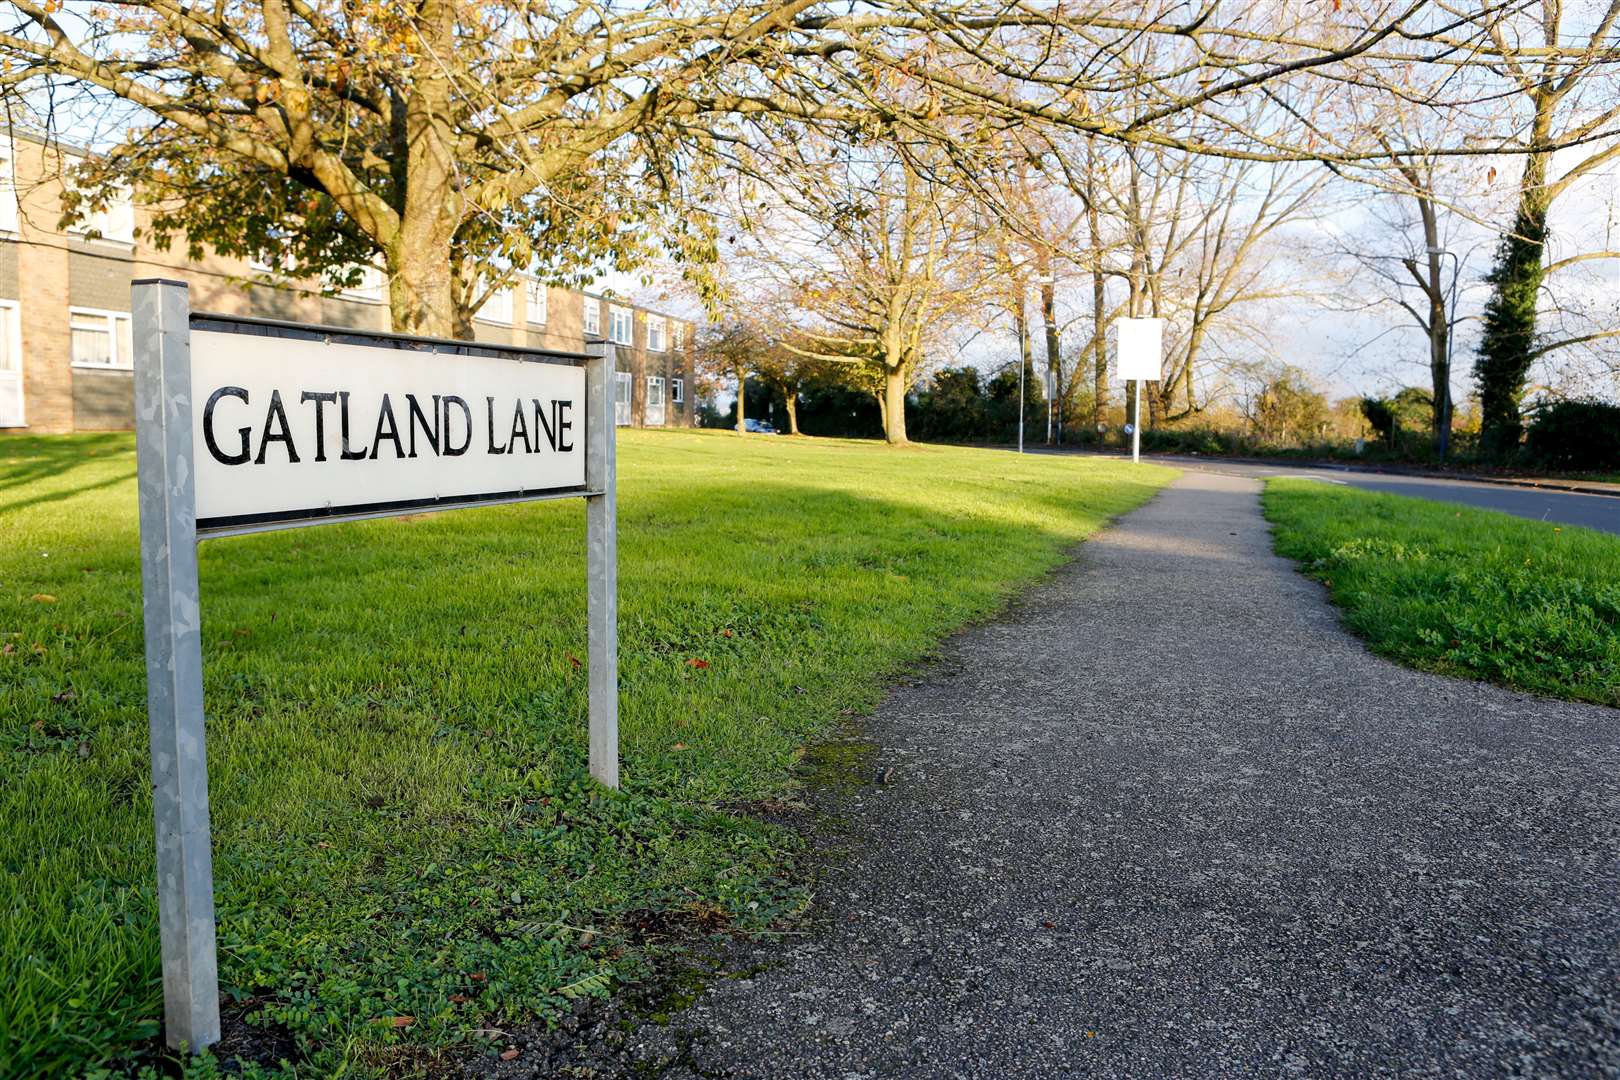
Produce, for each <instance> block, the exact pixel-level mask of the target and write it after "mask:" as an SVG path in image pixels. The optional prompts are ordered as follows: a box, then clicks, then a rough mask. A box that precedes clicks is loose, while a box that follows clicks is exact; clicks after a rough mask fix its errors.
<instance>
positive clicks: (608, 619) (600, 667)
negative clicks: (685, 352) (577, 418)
mask: <svg viewBox="0 0 1620 1080" xmlns="http://www.w3.org/2000/svg"><path fill="white" fill-rule="evenodd" d="M589 351H590V352H592V353H593V354H595V355H593V357H592V359H590V360H588V361H586V364H585V487H586V491H587V494H586V496H585V578H586V586H585V588H586V618H587V621H588V623H589V631H588V644H589V646H590V657H589V662H590V670H589V672H588V675H589V687H590V742H591V775H592V776H594V777H595V778H596V779H597V780H599V781H601V782H602V783H603V784H605V785H607V786H608V787H610V788H616V787H618V786H619V548H618V514H619V511H618V501H617V500H618V496H617V492H616V488H617V479H616V472H617V465H616V462H615V446H616V436H617V431H618V429H617V421H616V417H615V416H614V400H613V397H614V389H615V387H614V380H613V375H614V372H615V371H616V370H617V366H618V365H617V358H616V350H615V349H614V347H613V345H612V344H611V343H603V344H593V345H591V346H590V349H589Z"/></svg>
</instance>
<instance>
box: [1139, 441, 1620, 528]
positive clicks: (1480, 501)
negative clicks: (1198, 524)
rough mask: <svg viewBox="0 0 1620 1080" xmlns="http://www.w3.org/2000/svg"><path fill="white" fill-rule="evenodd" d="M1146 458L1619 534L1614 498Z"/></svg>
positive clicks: (1619, 505)
mask: <svg viewBox="0 0 1620 1080" xmlns="http://www.w3.org/2000/svg"><path fill="white" fill-rule="evenodd" d="M1146 460H1148V461H1158V462H1162V463H1163V464H1166V465H1173V466H1175V467H1176V468H1178V469H1195V470H1197V471H1199V472H1212V473H1219V474H1221V475H1224V476H1242V477H1247V478H1250V479H1256V480H1261V479H1265V478H1266V477H1271V476H1310V477H1315V478H1316V479H1319V480H1327V481H1329V482H1331V483H1338V484H1348V485H1350V486H1351V487H1358V488H1363V489H1365V490H1367V491H1387V492H1389V493H1390V494H1392V495H1410V496H1413V497H1416V498H1419V499H1437V500H1440V501H1442V502H1455V503H1464V504H1466V505H1468V506H1477V507H1480V508H1481V509H1484V510H1500V511H1501V512H1502V513H1505V514H1515V515H1517V516H1519V517H1525V518H1534V519H1535V520H1537V521H1556V522H1557V523H1558V524H1560V525H1584V526H1585V527H1586V528H1588V529H1601V530H1602V531H1604V532H1610V533H1617V534H1620V497H1616V496H1613V495H1582V494H1579V493H1575V492H1568V491H1554V490H1551V489H1548V488H1529V487H1512V486H1509V485H1506V484H1476V483H1470V482H1468V481H1466V480H1442V479H1438V478H1430V477H1424V476H1395V475H1389V474H1383V473H1368V472H1358V471H1355V470H1351V469H1335V468H1326V467H1309V466H1306V467H1302V466H1299V465H1248V464H1238V463H1235V462H1226V461H1209V460H1202V459H1199V458H1185V457H1155V456H1149V457H1148V458H1146Z"/></svg>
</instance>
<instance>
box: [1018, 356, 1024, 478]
mask: <svg viewBox="0 0 1620 1080" xmlns="http://www.w3.org/2000/svg"><path fill="white" fill-rule="evenodd" d="M1024 367H1025V363H1024V343H1023V342H1022V341H1020V342H1019V343H1018V452H1019V453H1020V454H1022V453H1023V452H1024Z"/></svg>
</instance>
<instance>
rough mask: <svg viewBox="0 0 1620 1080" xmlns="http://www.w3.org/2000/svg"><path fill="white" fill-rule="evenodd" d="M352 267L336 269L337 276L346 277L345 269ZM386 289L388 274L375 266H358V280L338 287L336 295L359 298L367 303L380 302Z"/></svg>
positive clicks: (344, 297)
mask: <svg viewBox="0 0 1620 1080" xmlns="http://www.w3.org/2000/svg"><path fill="white" fill-rule="evenodd" d="M352 269H354V268H353V267H347V268H346V269H345V270H340V271H338V276H340V277H347V276H348V274H347V271H348V270H352ZM387 290H388V275H387V274H384V273H383V272H382V270H381V269H380V268H378V267H375V266H362V267H360V280H359V281H358V282H356V283H355V284H353V285H344V286H342V287H341V288H339V289H338V295H339V296H341V297H342V298H343V299H345V300H360V301H363V302H365V303H367V304H380V303H382V302H383V300H384V299H385V294H386V292H387Z"/></svg>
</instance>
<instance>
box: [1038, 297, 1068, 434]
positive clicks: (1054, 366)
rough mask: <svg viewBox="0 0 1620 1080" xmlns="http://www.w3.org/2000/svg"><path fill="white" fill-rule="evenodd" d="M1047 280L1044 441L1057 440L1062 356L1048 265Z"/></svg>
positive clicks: (1043, 303) (1043, 314) (1043, 312)
mask: <svg viewBox="0 0 1620 1080" xmlns="http://www.w3.org/2000/svg"><path fill="white" fill-rule="evenodd" d="M1045 274H1046V278H1047V280H1046V281H1045V282H1044V283H1043V284H1042V285H1041V321H1042V322H1044V323H1045V324H1046V375H1047V379H1046V385H1047V386H1049V387H1051V393H1050V394H1048V395H1047V401H1046V443H1047V445H1048V446H1050V445H1051V444H1052V443H1054V442H1056V441H1057V431H1056V419H1057V417H1056V416H1055V410H1056V408H1057V405H1058V399H1059V397H1060V395H1061V394H1062V393H1063V377H1062V375H1063V373H1062V370H1061V369H1062V366H1063V361H1062V358H1061V357H1060V356H1059V355H1058V352H1059V349H1060V348H1061V347H1062V342H1061V341H1060V340H1059V338H1058V324H1057V282H1055V281H1053V280H1052V273H1051V269H1050V266H1048V268H1047V269H1046V271H1045Z"/></svg>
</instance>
